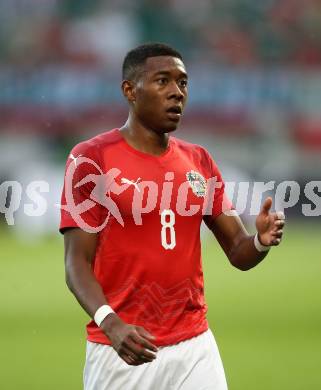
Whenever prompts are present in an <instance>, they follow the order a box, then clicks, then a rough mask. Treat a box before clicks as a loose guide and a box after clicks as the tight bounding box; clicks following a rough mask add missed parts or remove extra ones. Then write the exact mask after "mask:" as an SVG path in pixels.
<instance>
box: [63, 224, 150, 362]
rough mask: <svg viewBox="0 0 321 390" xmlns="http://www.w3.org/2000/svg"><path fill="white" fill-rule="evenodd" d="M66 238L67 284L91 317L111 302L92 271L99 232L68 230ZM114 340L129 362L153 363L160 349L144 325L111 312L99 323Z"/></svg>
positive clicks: (114, 344)
mask: <svg viewBox="0 0 321 390" xmlns="http://www.w3.org/2000/svg"><path fill="white" fill-rule="evenodd" d="M64 239H65V270H66V283H67V285H68V287H69V289H70V290H71V292H72V293H73V294H74V295H75V297H76V299H77V300H78V302H79V303H80V305H81V306H82V307H83V309H84V310H85V311H86V312H87V313H88V314H89V316H90V317H91V318H94V315H95V313H96V311H97V309H98V308H99V307H100V306H102V305H106V304H108V302H107V301H106V297H105V295H104V293H103V290H102V288H101V286H100V284H99V283H98V281H97V279H96V277H95V275H94V273H93V271H92V261H93V259H94V256H95V252H96V246H97V234H91V233H86V232H84V231H82V230H81V229H78V228H73V229H68V230H67V231H65V234H64ZM100 327H101V329H102V330H103V332H104V333H105V334H106V336H107V337H109V339H110V340H111V342H112V346H113V348H114V349H115V350H116V352H117V353H118V355H119V356H120V357H121V358H122V359H123V360H124V361H125V362H126V363H127V364H130V365H140V364H143V363H147V362H151V361H152V360H154V359H155V357H156V355H155V354H154V353H151V352H150V351H153V352H156V351H157V348H156V346H155V345H153V344H152V343H151V342H150V340H151V339H153V336H152V335H151V334H149V333H148V332H147V331H146V330H145V329H144V328H142V327H140V326H134V325H130V324H126V323H125V322H123V321H122V320H121V318H120V317H119V316H117V314H115V313H111V314H109V315H108V316H107V317H106V318H105V320H104V321H103V322H102V323H101V325H100Z"/></svg>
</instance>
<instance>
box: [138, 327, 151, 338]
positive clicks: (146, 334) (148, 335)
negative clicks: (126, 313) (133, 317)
mask: <svg viewBox="0 0 321 390" xmlns="http://www.w3.org/2000/svg"><path fill="white" fill-rule="evenodd" d="M136 330H137V332H138V333H139V334H140V335H142V336H143V337H144V338H147V339H150V340H155V336H153V335H152V334H151V333H149V332H148V331H147V330H146V329H145V328H143V327H142V326H136Z"/></svg>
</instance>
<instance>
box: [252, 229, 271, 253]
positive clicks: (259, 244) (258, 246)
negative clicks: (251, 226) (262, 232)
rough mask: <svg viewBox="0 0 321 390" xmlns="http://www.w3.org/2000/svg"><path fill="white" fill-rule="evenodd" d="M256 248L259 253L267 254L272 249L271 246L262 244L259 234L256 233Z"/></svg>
mask: <svg viewBox="0 0 321 390" xmlns="http://www.w3.org/2000/svg"><path fill="white" fill-rule="evenodd" d="M254 246H255V248H256V250H257V251H258V252H267V251H268V250H270V248H271V246H269V245H264V244H262V241H261V240H260V236H259V233H256V234H255V236H254Z"/></svg>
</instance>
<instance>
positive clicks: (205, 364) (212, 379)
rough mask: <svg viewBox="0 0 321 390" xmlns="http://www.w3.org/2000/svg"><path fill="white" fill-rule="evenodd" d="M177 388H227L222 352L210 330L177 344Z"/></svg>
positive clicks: (175, 387)
mask: <svg viewBox="0 0 321 390" xmlns="http://www.w3.org/2000/svg"><path fill="white" fill-rule="evenodd" d="M177 347H178V348H177V350H176V358H175V364H173V382H172V385H173V389H175V390H195V389H198V390H227V383H226V379H225V373H224V368H223V364H222V360H221V357H220V353H219V350H218V347H217V344H216V341H215V339H214V336H213V334H212V332H211V331H210V330H208V331H206V332H204V333H202V334H201V335H199V336H197V337H194V338H192V339H190V340H187V341H186V342H183V343H180V344H178V345H177Z"/></svg>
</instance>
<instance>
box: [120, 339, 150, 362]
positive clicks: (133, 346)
mask: <svg viewBox="0 0 321 390" xmlns="http://www.w3.org/2000/svg"><path fill="white" fill-rule="evenodd" d="M137 344H141V343H140V342H137V341H136V340H134V341H131V340H130V341H128V342H127V345H126V347H127V348H129V349H130V350H131V351H132V352H134V354H135V355H136V358H137V359H142V360H146V361H149V362H151V361H153V360H154V359H155V358H156V355H155V353H153V352H150V351H148V350H147V349H145V348H142V347H141V346H139V345H137Z"/></svg>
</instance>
